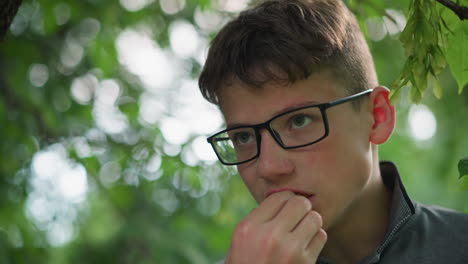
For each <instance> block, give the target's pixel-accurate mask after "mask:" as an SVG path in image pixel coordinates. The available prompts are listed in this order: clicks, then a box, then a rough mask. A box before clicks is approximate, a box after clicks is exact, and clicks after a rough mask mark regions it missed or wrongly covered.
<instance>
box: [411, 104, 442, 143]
mask: <svg viewBox="0 0 468 264" xmlns="http://www.w3.org/2000/svg"><path fill="white" fill-rule="evenodd" d="M408 123H409V128H410V132H411V136H412V137H413V138H414V139H415V140H419V141H422V140H428V139H431V138H432V137H433V136H434V135H435V133H436V130H437V121H436V119H435V117H434V114H433V113H432V111H431V110H430V109H429V108H428V107H427V106H425V105H423V104H421V105H413V106H412V107H411V109H410V111H409V116H408Z"/></svg>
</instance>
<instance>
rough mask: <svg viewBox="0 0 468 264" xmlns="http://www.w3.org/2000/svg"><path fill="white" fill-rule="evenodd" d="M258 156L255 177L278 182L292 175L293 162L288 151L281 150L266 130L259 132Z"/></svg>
mask: <svg viewBox="0 0 468 264" xmlns="http://www.w3.org/2000/svg"><path fill="white" fill-rule="evenodd" d="M260 135H261V143H260V155H259V156H258V158H257V160H256V163H257V176H258V177H260V178H263V179H265V180H266V181H278V180H279V179H282V178H284V177H285V176H288V175H290V174H292V173H293V171H294V169H295V165H294V162H293V161H292V159H291V157H290V153H289V151H288V150H286V149H283V148H282V147H281V146H280V145H279V144H278V143H277V142H276V141H275V139H274V138H273V137H272V135H271V134H270V133H269V132H268V131H267V130H262V131H261V132H260Z"/></svg>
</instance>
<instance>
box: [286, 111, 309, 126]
mask: <svg viewBox="0 0 468 264" xmlns="http://www.w3.org/2000/svg"><path fill="white" fill-rule="evenodd" d="M310 123H312V118H311V117H310V116H307V115H305V114H299V115H295V116H293V117H291V118H290V124H291V128H303V127H305V126H307V125H309V124H310Z"/></svg>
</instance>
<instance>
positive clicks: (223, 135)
mask: <svg viewBox="0 0 468 264" xmlns="http://www.w3.org/2000/svg"><path fill="white" fill-rule="evenodd" d="M371 92H372V89H369V90H366V91H363V92H360V93H357V94H354V95H351V96H348V97H345V98H341V99H338V100H335V101H331V102H328V103H321V104H313V105H307V106H301V107H298V108H295V109H292V110H288V111H286V112H284V113H281V114H278V115H276V116H274V117H272V118H271V119H270V120H268V121H266V122H264V123H261V124H257V125H243V126H237V127H233V128H228V129H225V130H222V131H220V132H218V133H216V134H214V135H212V136H210V137H208V138H207V141H208V143H210V144H211V146H212V147H213V149H214V151H215V153H216V156H218V159H219V160H220V161H221V163H223V164H224V165H238V164H242V163H245V162H249V161H251V160H253V159H256V158H257V157H258V156H259V155H260V144H261V136H260V130H261V129H266V130H268V131H269V132H270V134H271V136H272V137H273V138H274V139H275V141H276V142H277V143H278V144H279V145H280V146H281V147H282V148H284V149H294V148H301V147H305V146H309V145H312V144H314V143H317V142H319V141H320V140H322V139H324V138H326V137H327V136H328V134H329V127H328V119H327V113H326V110H327V109H328V108H330V107H333V106H336V105H339V104H343V103H346V102H349V101H351V100H354V99H357V98H359V97H361V96H364V95H367V94H369V93H371Z"/></svg>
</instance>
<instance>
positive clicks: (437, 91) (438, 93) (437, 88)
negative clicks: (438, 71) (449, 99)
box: [432, 77, 442, 99]
mask: <svg viewBox="0 0 468 264" xmlns="http://www.w3.org/2000/svg"><path fill="white" fill-rule="evenodd" d="M432 91H433V92H434V96H435V97H436V98H437V99H440V98H442V86H441V85H440V82H439V80H438V79H437V78H435V77H434V82H433V83H432Z"/></svg>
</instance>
